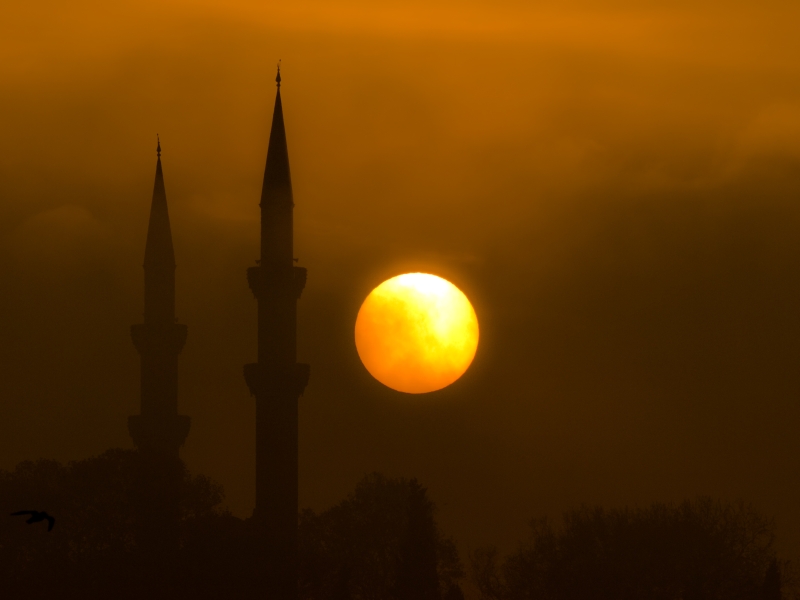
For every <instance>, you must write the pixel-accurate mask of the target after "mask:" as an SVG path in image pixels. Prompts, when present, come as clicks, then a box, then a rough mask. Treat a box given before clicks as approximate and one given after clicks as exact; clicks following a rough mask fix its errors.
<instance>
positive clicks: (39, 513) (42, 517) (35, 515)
mask: <svg viewBox="0 0 800 600" xmlns="http://www.w3.org/2000/svg"><path fill="white" fill-rule="evenodd" d="M19 515H30V519H28V520H27V521H25V522H26V523H27V524H28V525H30V524H31V523H39V522H41V521H47V531H52V530H53V527H54V526H55V524H56V520H55V519H54V518H53V517H51V516H50V515H48V514H47V513H46V512H44V511H43V510H18V511H17V512H13V513H11V516H12V517H16V516H19Z"/></svg>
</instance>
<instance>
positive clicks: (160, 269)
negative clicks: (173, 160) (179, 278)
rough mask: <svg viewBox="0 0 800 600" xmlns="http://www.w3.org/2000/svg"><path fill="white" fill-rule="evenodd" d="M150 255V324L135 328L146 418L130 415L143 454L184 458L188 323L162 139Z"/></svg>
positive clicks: (146, 261) (146, 291)
mask: <svg viewBox="0 0 800 600" xmlns="http://www.w3.org/2000/svg"><path fill="white" fill-rule="evenodd" d="M156 153H157V155H158V161H157V162H156V181H155V186H154V187H153V202H152V204H151V205H150V224H149V226H148V229H147V244H146V246H145V251H144V323H141V324H139V325H133V326H132V327H131V336H132V337H133V343H134V345H135V346H136V349H137V350H138V351H139V355H140V356H141V414H139V415H134V416H131V417H128V431H129V432H130V434H131V437H132V438H133V443H134V444H136V447H137V448H139V450H141V451H143V452H147V453H150V454H158V455H163V456H169V457H171V458H174V459H177V458H178V449H179V448H180V447H181V446H182V445H183V442H184V441H185V440H186V436H187V435H188V433H189V425H190V420H189V417H186V416H183V415H179V414H178V354H179V353H180V351H181V349H182V348H183V345H184V343H185V342H186V325H179V324H178V323H176V322H175V321H176V320H177V319H176V318H175V251H174V250H173V248H172V232H171V231H170V226H169V213H168V211H167V195H166V192H165V191H164V174H163V173H162V171H161V140H159V141H158V147H157V149H156Z"/></svg>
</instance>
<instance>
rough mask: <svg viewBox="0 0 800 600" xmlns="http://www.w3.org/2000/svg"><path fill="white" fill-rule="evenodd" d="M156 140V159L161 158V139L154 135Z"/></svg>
mask: <svg viewBox="0 0 800 600" xmlns="http://www.w3.org/2000/svg"><path fill="white" fill-rule="evenodd" d="M156 140H157V141H158V146H156V154H157V155H158V158H161V138H160V137H158V134H156Z"/></svg>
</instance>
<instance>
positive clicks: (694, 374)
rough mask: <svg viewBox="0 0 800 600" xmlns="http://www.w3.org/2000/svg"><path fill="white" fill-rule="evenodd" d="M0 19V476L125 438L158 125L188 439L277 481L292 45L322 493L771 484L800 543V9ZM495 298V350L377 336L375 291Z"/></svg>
mask: <svg viewBox="0 0 800 600" xmlns="http://www.w3.org/2000/svg"><path fill="white" fill-rule="evenodd" d="M3 14H4V16H3V19H1V20H0V59H1V60H0V132H1V133H2V135H0V181H1V182H2V185H1V186H0V277H2V281H3V285H2V291H1V292H0V311H2V314H3V315H4V316H3V317H2V319H0V339H2V345H0V467H2V468H8V467H11V466H13V465H14V464H15V463H16V462H17V461H19V460H22V459H24V458H35V457H38V456H43V457H52V458H59V459H63V460H66V459H70V458H81V457H85V456H88V455H91V454H95V453H98V452H101V451H102V450H104V449H105V448H108V447H111V446H123V447H130V445H131V443H130V440H129V437H128V434H127V430H126V418H127V415H129V414H134V413H136V412H138V379H137V377H138V356H137V355H136V351H135V349H134V348H133V345H132V344H131V342H130V339H129V332H128V328H129V326H130V325H131V324H133V323H135V322H138V320H139V319H140V318H141V311H142V272H141V262H142V257H143V252H144V235H145V228H146V225H147V211H148V209H149V200H150V194H151V191H152V182H153V175H154V167H155V134H156V132H158V133H159V134H160V135H161V139H162V143H163V148H164V153H163V160H164V173H165V181H166V189H167V198H168V202H169V206H170V213H171V219H172V227H173V233H174V238H175V249H176V256H177V261H178V272H177V277H178V289H177V298H178V315H179V317H180V319H181V321H182V322H184V323H187V324H188V326H189V338H188V343H187V346H186V348H185V350H184V352H183V354H182V355H181V359H180V365H181V367H180V368H181V373H180V377H181V392H180V394H181V395H180V404H181V411H182V412H184V413H185V414H188V415H191V416H192V419H193V425H192V430H191V432H190V434H189V438H188V441H187V444H186V447H185V449H184V452H183V456H184V457H185V459H186V460H187V462H188V463H189V466H190V467H191V468H192V469H193V470H195V471H199V472H203V473H206V474H208V475H211V476H212V477H214V478H216V479H218V480H219V481H220V482H222V483H223V484H224V485H225V488H226V491H227V495H228V503H229V504H230V506H231V508H232V509H233V510H234V512H235V513H236V514H238V515H246V514H249V512H250V510H251V509H252V504H253V494H254V481H253V474H252V471H253V463H254V460H253V447H254V438H253V427H254V425H253V412H254V410H253V400H252V399H251V398H249V397H248V393H247V388H246V386H245V384H244V380H243V378H242V376H241V367H242V365H243V364H245V363H247V362H252V360H253V359H254V357H255V341H256V340H255V332H254V327H255V308H256V307H255V301H254V300H253V299H252V296H251V294H250V291H249V289H248V288H247V282H246V279H245V269H246V268H247V267H248V266H250V265H251V264H253V260H254V259H255V256H256V254H257V247H258V197H259V186H260V182H261V177H262V174H263V165H264V160H265V155H266V145H267V136H268V126H269V118H270V115H271V111H272V103H273V99H274V81H273V79H274V66H275V63H276V62H277V60H278V59H279V58H280V59H282V60H283V71H282V73H283V77H284V79H283V82H284V83H283V87H282V92H283V98H284V110H285V116H286V123H287V132H288V139H289V151H290V158H291V166H292V176H293V183H294V191H295V202H296V210H295V219H296V220H295V223H296V255H297V256H298V257H299V258H300V264H302V265H303V266H306V267H307V268H308V270H309V283H308V286H307V288H306V291H305V292H304V296H303V299H302V300H301V303H300V327H299V335H300V340H299V358H300V360H301V361H303V362H308V363H311V365H312V376H311V383H310V385H309V387H308V389H307V392H306V395H305V396H304V397H303V399H302V400H301V469H302V472H301V503H302V504H303V505H309V506H313V507H314V508H323V507H325V506H328V505H330V504H331V503H332V502H334V501H336V500H337V499H339V498H341V497H342V496H343V495H344V494H345V493H346V492H347V491H348V490H349V489H351V488H352V486H353V485H354V483H355V481H356V480H357V479H358V478H359V477H360V476H361V475H362V474H363V473H364V472H367V471H371V470H379V471H383V472H385V473H387V474H389V475H405V476H416V477H418V478H419V479H420V480H421V481H422V482H423V483H424V484H426V485H428V486H429V488H430V490H431V494H432V497H433V498H434V499H435V500H436V501H437V502H438V503H439V504H440V517H441V521H442V523H443V525H444V527H445V529H446V530H447V531H449V532H450V533H452V534H454V535H455V536H456V537H457V538H458V539H459V541H460V543H461V544H462V550H466V549H468V548H474V547H476V546H477V545H479V544H484V543H499V544H501V545H502V546H504V547H510V545H511V544H513V542H514V540H515V539H517V538H518V537H519V536H520V535H521V532H522V531H523V528H524V525H525V523H526V522H527V520H528V519H530V518H531V517H534V516H539V515H543V514H550V515H556V514H558V513H559V512H560V511H561V510H563V509H564V508H567V507H570V506H574V505H576V504H579V503H581V502H587V503H592V502H599V503H603V504H606V505H620V504H625V503H642V502H649V501H651V500H677V499H681V498H683V497H692V496H694V495H696V494H712V495H715V496H720V497H723V498H743V499H745V500H748V501H753V502H755V503H756V504H757V506H759V507H760V508H762V509H763V510H764V511H765V512H768V513H769V514H775V515H776V516H777V518H778V523H779V530H780V531H781V532H782V536H783V537H782V543H783V544H784V546H785V547H786V548H787V549H788V551H789V552H790V553H791V554H792V555H793V556H800V517H798V516H797V514H796V506H797V505H798V502H800V487H799V486H798V485H797V484H796V483H795V482H796V481H798V479H800V477H799V476H800V465H799V464H798V460H797V458H796V457H797V456H800V436H797V435H796V431H797V427H798V425H800V403H799V402H798V393H799V392H800V370H798V365H800V344H798V339H799V338H800V318H798V315H800V311H799V310H798V306H800V242H798V236H797V231H798V225H800V208H799V205H798V198H800V41H798V40H799V39H800V38H798V36H797V33H796V24H797V23H798V22H799V19H800V7H799V6H798V5H797V3H796V2H774V3H771V4H769V5H767V4H765V3H761V4H759V5H758V7H756V5H755V4H754V3H752V2H725V3H722V2H717V3H713V2H682V3H675V2H660V3H649V7H648V8H646V9H644V8H642V7H641V6H640V3H634V2H595V1H589V0H587V1H585V2H572V3H564V2H543V3H537V4H534V3H530V2H510V1H509V2H492V3H489V2H455V1H453V2H419V3H410V2H409V3H402V2H388V3H387V2H384V3H378V4H376V3H374V2H365V1H356V0H354V1H352V2H337V3H333V2H291V3H289V2H287V3H284V5H280V4H274V5H266V4H265V3H263V2H255V1H253V2H224V3H223V2H212V1H205V2H188V1H186V2H179V1H173V2H158V3H156V2H126V3H101V2H80V1H79V2H73V3H69V4H67V3H62V2H26V3H21V2H16V3H6V5H4V7H3ZM412 270H413V271H429V272H433V273H436V274H439V275H442V276H444V277H447V278H448V279H450V280H452V281H453V282H454V283H455V284H456V285H458V286H459V287H460V288H461V289H462V290H464V292H465V293H466V294H467V295H468V296H469V297H470V299H471V300H472V301H473V303H474V305H475V309H476V311H477V313H478V317H479V319H480V322H481V336H482V337H481V340H482V342H481V347H480V348H479V351H478V355H477V357H476V361H475V364H474V365H473V367H472V368H471V369H470V371H469V372H468V373H467V375H466V376H465V377H464V378H463V379H462V380H460V381H459V382H457V383H456V384H454V385H453V386H452V387H451V388H448V389H447V390H443V391H442V392H438V393H437V394H435V395H433V396H430V397H425V398H422V397H420V398H416V397H415V398H413V400H409V399H408V398H407V397H404V396H398V395H397V394H395V393H393V392H391V391H389V390H385V389H383V388H382V387H381V386H380V385H379V384H377V383H376V382H374V381H373V380H372V379H371V378H370V377H369V375H368V374H367V373H366V372H365V371H364V369H363V368H362V367H361V366H360V364H359V363H358V357H357V355H356V352H355V347H354V345H353V340H352V327H353V324H354V322H355V315H356V313H357V310H358V307H359V305H360V303H361V301H362V300H363V298H364V297H365V296H366V294H367V293H368V292H369V290H370V289H372V288H373V287H374V286H375V285H377V283H379V282H380V281H382V280H383V279H386V278H388V277H390V276H393V275H396V274H398V273H400V272H403V271H412Z"/></svg>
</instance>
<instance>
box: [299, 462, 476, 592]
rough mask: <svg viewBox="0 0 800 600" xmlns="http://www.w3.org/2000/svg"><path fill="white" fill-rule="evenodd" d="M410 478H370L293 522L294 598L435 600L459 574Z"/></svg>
mask: <svg viewBox="0 0 800 600" xmlns="http://www.w3.org/2000/svg"><path fill="white" fill-rule="evenodd" d="M434 517H435V507H434V505H433V503H432V502H431V501H430V499H429V498H428V497H427V491H426V489H425V488H424V487H422V486H421V485H420V484H419V483H418V482H417V481H416V480H415V479H411V480H407V479H390V478H387V477H384V476H383V475H380V474H377V473H373V474H371V475H368V476H367V477H365V478H364V479H363V480H361V482H359V484H358V485H357V486H356V489H355V491H354V492H353V493H352V494H350V496H348V497H347V498H346V499H345V500H344V501H342V502H341V503H339V504H337V505H336V506H334V507H332V508H331V509H329V510H327V511H325V512H323V513H321V514H319V515H317V514H315V513H314V512H312V511H310V510H306V511H304V512H303V513H301V516H300V530H299V533H300V537H299V539H300V557H301V561H300V568H301V573H300V581H301V598H304V599H309V600H310V599H315V600H323V599H329V600H334V599H336V600H342V599H345V598H358V599H359V600H378V599H380V600H412V599H420V600H441V598H442V596H443V594H445V593H448V592H449V593H450V595H451V596H452V594H453V593H454V592H452V591H451V590H452V589H455V588H457V587H458V580H459V579H461V577H462V576H463V570H462V568H461V564H460V562H459V560H458V555H457V553H456V550H455V546H454V544H453V542H452V541H451V540H449V539H447V538H444V537H443V536H442V535H441V533H440V532H439V530H438V527H437V525H436V521H435V518H434Z"/></svg>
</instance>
